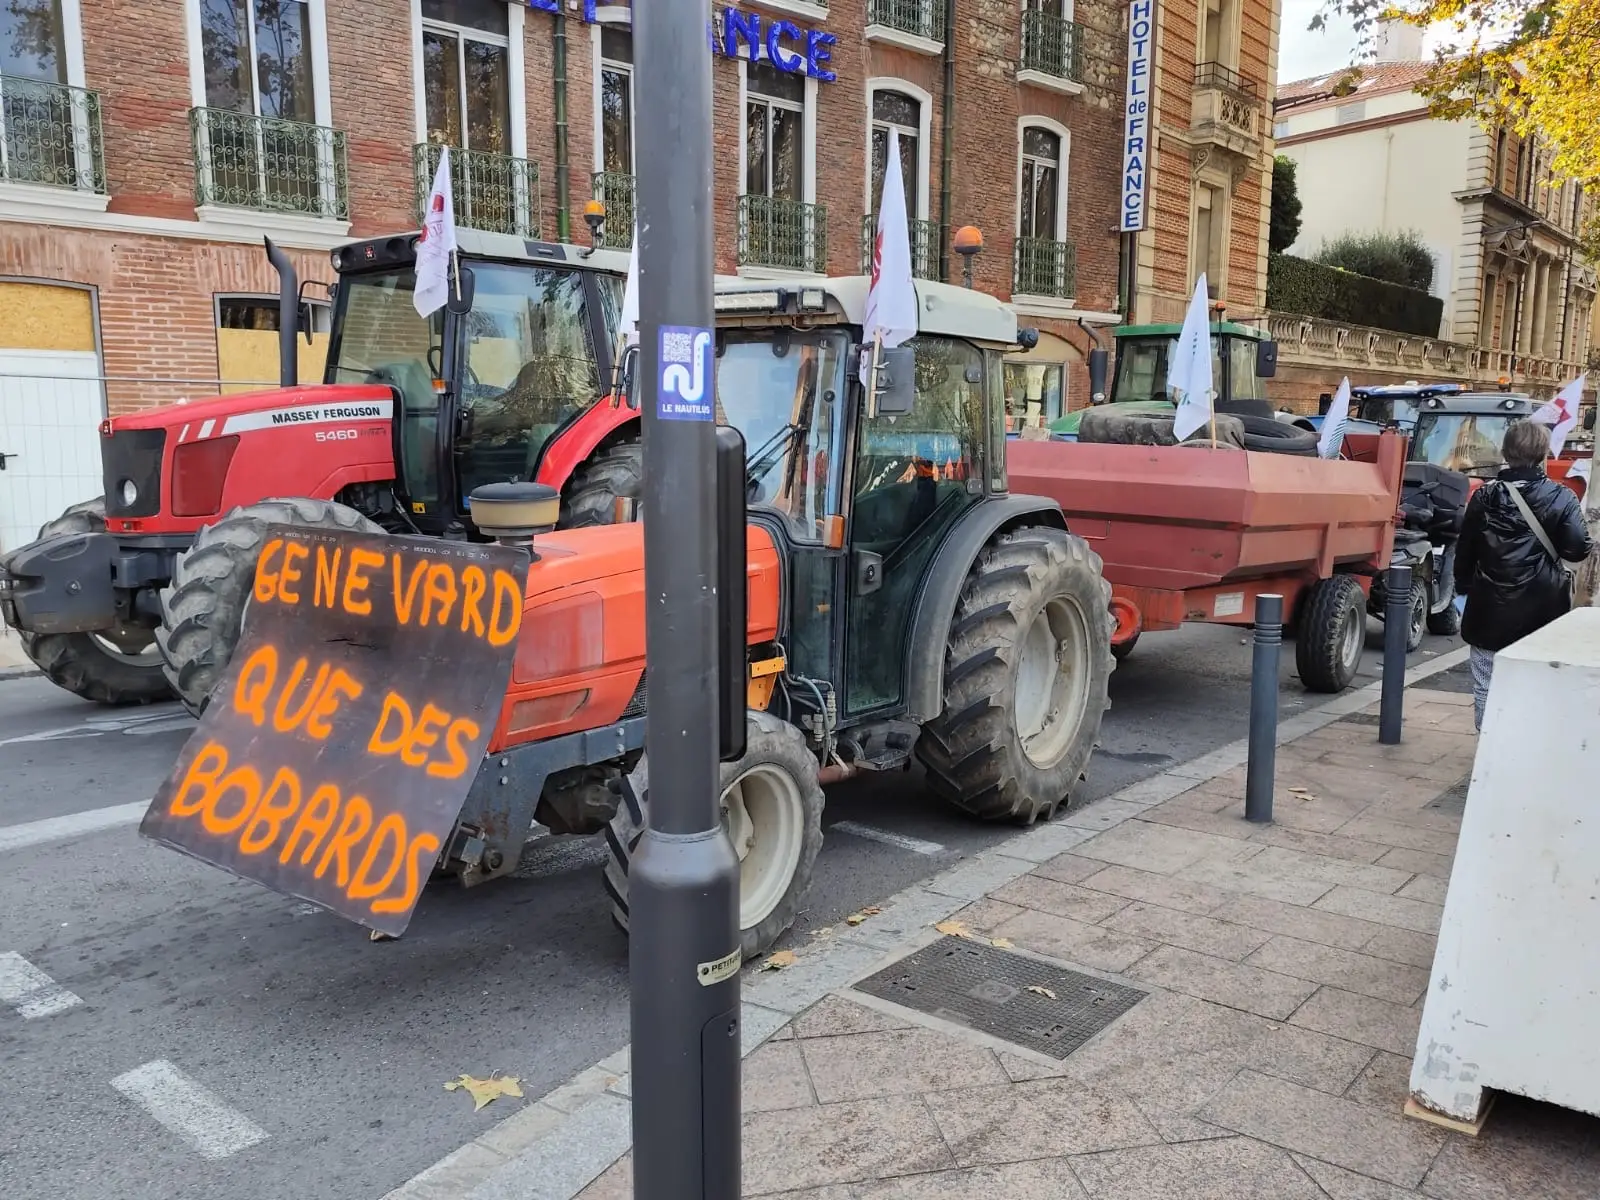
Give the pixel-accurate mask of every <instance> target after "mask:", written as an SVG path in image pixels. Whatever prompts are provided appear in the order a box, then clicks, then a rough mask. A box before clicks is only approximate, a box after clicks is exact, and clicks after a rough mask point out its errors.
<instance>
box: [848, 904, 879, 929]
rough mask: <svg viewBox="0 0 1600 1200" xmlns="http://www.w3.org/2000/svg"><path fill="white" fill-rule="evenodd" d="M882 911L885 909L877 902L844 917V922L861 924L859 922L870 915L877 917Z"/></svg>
mask: <svg viewBox="0 0 1600 1200" xmlns="http://www.w3.org/2000/svg"><path fill="white" fill-rule="evenodd" d="M882 911H883V909H881V908H879V907H878V906H877V905H875V904H874V905H869V906H868V907H866V908H863V909H862V910H861V911H860V912H853V913H851V914H850V915H849V916H848V917H846V918H845V919H844V923H845V924H846V925H859V924H861V922H863V921H865V920H866V919H867V918H868V917H875V916H877V915H878V914H879V913H881V912H882Z"/></svg>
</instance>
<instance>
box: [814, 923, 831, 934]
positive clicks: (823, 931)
mask: <svg viewBox="0 0 1600 1200" xmlns="http://www.w3.org/2000/svg"><path fill="white" fill-rule="evenodd" d="M832 932H833V926H832V925H824V926H823V927H822V928H821V929H813V930H812V931H811V936H812V937H827V936H828V935H829V934H830V933H832Z"/></svg>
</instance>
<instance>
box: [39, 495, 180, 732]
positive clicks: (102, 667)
mask: <svg viewBox="0 0 1600 1200" xmlns="http://www.w3.org/2000/svg"><path fill="white" fill-rule="evenodd" d="M105 528H106V504H105V500H104V499H103V498H96V499H94V500H85V501H84V502H83V503H81V504H74V505H73V506H72V507H71V508H69V509H67V511H66V512H64V513H62V514H61V515H60V516H59V517H57V518H56V519H55V520H54V521H50V522H47V523H46V524H45V525H44V526H43V528H41V529H40V530H39V538H40V540H43V539H44V538H47V537H54V536H55V535H56V534H58V533H104V532H105ZM18 640H19V641H20V642H21V643H22V652H23V653H24V654H26V655H27V656H28V658H29V659H30V660H32V662H33V665H34V666H36V667H38V668H39V670H41V671H42V672H44V676H45V678H46V679H48V680H49V681H50V682H51V683H53V684H55V685H56V686H57V687H59V688H65V689H66V690H67V691H69V692H72V693H73V694H74V695H77V696H82V697H83V698H84V699H85V700H92V701H93V702H94V703H96V704H106V705H124V704H154V703H155V702H157V701H160V700H170V699H172V690H171V689H170V688H169V687H168V686H167V680H166V677H165V676H164V675H162V673H161V656H160V655H159V654H158V653H157V652H156V647H155V634H154V632H153V631H152V630H151V629H150V628H149V627H147V626H144V625H133V624H125V625H117V626H116V627H114V628H111V629H104V630H96V631H94V632H93V633H27V632H25V631H19V632H18Z"/></svg>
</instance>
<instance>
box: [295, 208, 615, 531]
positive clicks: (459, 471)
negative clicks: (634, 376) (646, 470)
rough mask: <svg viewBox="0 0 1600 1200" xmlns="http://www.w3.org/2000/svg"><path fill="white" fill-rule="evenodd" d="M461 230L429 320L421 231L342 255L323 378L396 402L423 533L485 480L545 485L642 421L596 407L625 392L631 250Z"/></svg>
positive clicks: (449, 520) (459, 516) (402, 481)
mask: <svg viewBox="0 0 1600 1200" xmlns="http://www.w3.org/2000/svg"><path fill="white" fill-rule="evenodd" d="M456 238H457V244H458V246H459V268H458V270H457V272H456V275H455V277H453V278H452V281H451V282H452V287H451V292H450V296H449V299H448V301H447V303H446V306H445V307H444V308H442V309H440V310H439V311H437V312H435V313H434V314H433V315H432V316H430V317H427V318H423V317H421V316H418V315H417V311H416V308H415V306H414V304H413V300H412V294H413V291H414V289H415V287H416V275H415V265H416V242H417V237H416V235H414V234H407V235H402V236H396V237H389V238H377V239H373V240H370V241H365V242H357V243H355V244H353V245H349V246H344V247H341V248H340V249H338V250H336V251H334V253H333V256H332V261H333V267H334V270H335V271H337V272H338V282H337V283H335V284H334V285H333V286H332V293H333V302H334V309H333V332H332V338H331V341H330V344H329V351H328V364H327V373H326V376H325V381H326V382H327V383H329V384H382V385H384V386H387V387H389V388H391V389H392V390H393V391H394V393H395V395H396V396H397V397H398V400H399V404H398V405H397V407H396V411H395V424H396V429H395V450H396V465H395V471H396V475H397V477H398V478H397V480H396V491H397V493H398V494H399V498H400V499H401V500H402V501H403V504H404V511H405V515H406V516H407V517H408V518H409V523H410V524H412V525H414V526H415V527H416V529H417V530H419V531H421V532H424V533H439V532H443V531H444V530H445V529H447V528H448V527H449V526H450V525H451V524H453V523H457V522H462V521H465V520H467V518H468V511H467V503H466V498H467V496H468V495H470V494H471V492H472V490H473V488H475V487H478V486H479V485H481V484H484V483H494V482H503V481H508V480H509V481H515V480H532V479H540V480H541V481H542V482H548V480H544V479H543V475H544V474H548V473H551V472H549V471H546V470H545V468H547V467H551V468H554V469H555V473H565V472H566V471H569V470H570V469H571V468H572V466H573V465H574V464H575V463H576V462H579V461H582V459H583V458H584V457H585V456H586V455H587V454H588V452H589V451H591V450H592V449H593V448H594V446H595V445H596V443H597V441H598V440H599V439H600V438H602V437H603V436H604V435H605V434H606V433H608V432H610V431H612V430H613V429H614V428H615V426H616V425H617V424H618V423H619V422H622V421H629V420H631V419H632V417H633V414H632V413H631V411H628V412H624V411H618V409H619V406H618V405H617V404H615V403H611V404H598V405H597V401H599V400H601V398H602V397H606V396H613V397H614V396H615V395H616V394H617V393H618V391H619V389H618V388H617V387H616V386H615V379H616V371H617V369H618V365H619V364H618V363H617V362H616V361H615V358H614V354H615V350H616V331H617V325H618V314H619V313H620V311H621V307H622V285H623V279H624V277H625V275H626V272H627V265H628V258H627V255H626V254H625V253H622V252H619V251H615V250H603V249H580V248H579V247H577V246H568V245H560V244H555V243H548V242H535V241H528V240H524V239H522V238H519V237H514V236H511V235H508V234H500V233H486V232H483V231H481V230H473V229H461V230H458V231H457V234H456ZM597 409H598V410H599V412H598V413H597V414H596V415H597V417H598V420H596V421H595V424H596V426H597V428H596V430H595V431H594V436H593V437H587V438H586V437H581V436H580V437H578V438H577V439H576V442H578V443H582V445H581V446H575V445H571V444H568V445H564V446H563V450H565V452H566V453H565V454H563V455H560V456H559V457H561V460H562V461H561V462H559V463H555V462H551V461H549V460H550V456H551V451H552V447H553V446H554V445H555V443H556V441H557V438H558V435H563V434H566V433H568V432H569V431H572V429H573V426H575V425H576V424H578V423H580V422H582V421H584V419H585V418H586V417H590V415H591V413H595V410H597ZM601 426H603V428H600V427H601ZM575 432H576V431H575ZM562 440H563V442H571V441H572V439H568V438H563V439H562ZM574 454H575V456H574ZM569 458H570V459H571V460H572V461H567V459H569Z"/></svg>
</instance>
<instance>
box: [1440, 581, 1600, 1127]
mask: <svg viewBox="0 0 1600 1200" xmlns="http://www.w3.org/2000/svg"><path fill="white" fill-rule="evenodd" d="M1597 780H1600V609H1594V608H1580V609H1575V610H1573V611H1572V612H1570V613H1568V614H1567V615H1566V616H1564V617H1562V618H1561V619H1560V620H1559V621H1556V622H1554V623H1553V624H1550V625H1547V626H1546V627H1545V628H1544V629H1541V630H1540V631H1539V632H1537V633H1535V634H1532V635H1530V636H1529V637H1526V638H1524V639H1523V640H1522V641H1520V642H1518V643H1516V644H1515V645H1514V646H1511V647H1509V648H1508V649H1506V650H1503V651H1501V652H1500V654H1499V655H1497V656H1496V659H1495V668H1494V683H1493V686H1492V687H1491V688H1490V691H1489V703H1488V707H1487V710H1486V711H1485V713H1484V721H1483V733H1482V734H1481V736H1480V738H1479V742H1478V752H1477V759H1476V761H1475V762H1474V764H1473V768H1472V784H1471V788H1470V791H1469V793H1468V797H1467V808H1466V816H1465V819H1464V820H1463V822H1462V826H1461V836H1460V841H1459V844H1458V846H1457V848H1456V858H1455V866H1454V868H1453V869H1452V871H1451V873H1450V887H1449V892H1448V894H1447V896H1446V898H1445V906H1444V920H1443V925H1442V927H1441V929H1440V931H1439V943H1438V949H1437V951H1436V952H1435V954H1434V960H1433V978H1432V981H1431V982H1430V984H1429V988H1428V996H1427V1002H1426V1007H1425V1008H1424V1010H1423V1014H1422V1028H1421V1031H1420V1033H1419V1034H1418V1037H1417V1052H1416V1057H1415V1059H1414V1061H1413V1063H1412V1068H1411V1099H1412V1102H1413V1108H1412V1111H1415V1110H1416V1108H1418V1107H1420V1108H1422V1109H1425V1110H1427V1111H1428V1112H1430V1113H1433V1114H1437V1115H1441V1116H1444V1117H1446V1118H1450V1119H1452V1120H1455V1121H1459V1122H1464V1123H1467V1124H1469V1125H1470V1124H1474V1123H1476V1122H1478V1121H1479V1120H1480V1119H1481V1117H1482V1115H1483V1111H1484V1091H1485V1089H1489V1088H1493V1089H1496V1090H1499V1091H1505V1092H1511V1093H1514V1094H1516V1095H1519V1096H1528V1097H1531V1098H1533V1099H1536V1100H1548V1101H1551V1102H1553V1103H1555V1104H1559V1105H1562V1106H1563V1107H1566V1108H1571V1109H1576V1110H1578V1111H1581V1112H1586V1113H1593V1114H1596V1115H1600V795H1597V791H1596V786H1595V785H1596V781H1597Z"/></svg>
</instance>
